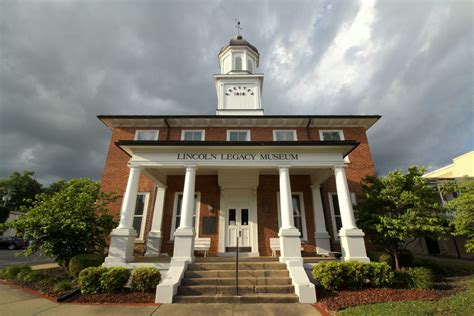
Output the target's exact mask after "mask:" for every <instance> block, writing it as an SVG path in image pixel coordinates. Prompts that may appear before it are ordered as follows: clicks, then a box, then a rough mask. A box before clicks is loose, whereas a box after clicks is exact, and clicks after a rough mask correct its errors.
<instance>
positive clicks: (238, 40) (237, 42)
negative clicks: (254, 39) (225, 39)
mask: <svg viewBox="0 0 474 316" xmlns="http://www.w3.org/2000/svg"><path fill="white" fill-rule="evenodd" d="M229 46H247V47H248V48H250V49H251V50H253V51H254V52H255V53H256V54H257V56H259V55H260V53H259V52H258V50H257V48H256V47H255V46H253V45H252V44H250V43H249V41H247V40H246V39H244V38H243V37H242V35H237V36H235V37H233V38H232V39H231V40H230V41H229V44H227V45H226V46H224V47H222V48H221V50H220V51H219V55H220V54H221V53H222V52H223V51H225V50H226V49H227V47H229Z"/></svg>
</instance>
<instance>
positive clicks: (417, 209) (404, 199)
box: [355, 166, 448, 270]
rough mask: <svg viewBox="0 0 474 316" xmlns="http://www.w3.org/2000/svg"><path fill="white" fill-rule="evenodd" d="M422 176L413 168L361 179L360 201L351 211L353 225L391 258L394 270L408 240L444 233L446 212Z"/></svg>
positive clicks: (421, 169) (417, 169) (422, 170)
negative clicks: (405, 171) (361, 199)
mask: <svg viewBox="0 0 474 316" xmlns="http://www.w3.org/2000/svg"><path fill="white" fill-rule="evenodd" d="M423 173H424V169H423V168H418V167H416V166H414V167H410V168H409V169H408V172H407V173H406V174H403V172H402V171H400V170H396V171H393V172H389V173H388V174H387V175H386V176H385V177H381V178H377V177H374V176H368V177H365V178H364V180H363V183H362V192H363V195H364V199H363V201H362V202H361V203H359V204H358V205H357V206H356V207H355V209H356V212H355V215H356V218H357V225H358V226H359V227H360V228H362V229H363V230H364V231H365V232H366V233H367V234H368V237H369V238H370V239H371V241H372V242H373V243H375V244H377V245H379V246H380V247H381V248H382V249H384V250H385V251H386V252H387V253H389V254H390V255H391V256H392V257H393V258H394V261H395V269H397V270H399V269H400V264H399V256H400V254H401V252H402V251H403V250H404V249H406V246H407V245H408V244H409V243H410V242H411V241H410V242H408V243H407V241H408V240H409V239H412V241H414V240H416V238H419V237H435V236H436V235H437V234H442V233H445V232H447V231H448V227H447V224H446V223H447V222H446V217H445V213H446V211H445V209H444V208H442V207H441V206H440V205H439V204H438V203H437V201H436V199H435V194H436V191H435V190H434V189H433V188H432V187H431V186H429V185H428V184H427V183H426V182H425V181H424V179H423V178H422V177H421V176H422V175H423Z"/></svg>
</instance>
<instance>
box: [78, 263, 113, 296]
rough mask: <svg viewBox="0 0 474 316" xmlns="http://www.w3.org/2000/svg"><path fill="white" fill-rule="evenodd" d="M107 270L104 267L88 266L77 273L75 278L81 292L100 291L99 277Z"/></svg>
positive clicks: (93, 292) (91, 292)
mask: <svg viewBox="0 0 474 316" xmlns="http://www.w3.org/2000/svg"><path fill="white" fill-rule="evenodd" d="M106 271H107V268H104V267H89V268H85V269H84V270H82V271H81V272H80V273H79V277H78V279H77V281H78V283H79V286H80V288H81V293H83V294H95V293H99V292H100V291H101V288H100V277H101V276H102V274H104V273H105V272H106Z"/></svg>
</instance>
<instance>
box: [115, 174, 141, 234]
mask: <svg viewBox="0 0 474 316" xmlns="http://www.w3.org/2000/svg"><path fill="white" fill-rule="evenodd" d="M139 183H140V168H138V167H135V166H134V167H130V174H129V176H128V182H127V188H126V189H125V193H124V195H123V200H122V207H121V209H120V223H119V225H118V227H117V229H124V228H126V229H128V228H132V224H133V214H134V212H135V206H136V204H137V193H138V185H139Z"/></svg>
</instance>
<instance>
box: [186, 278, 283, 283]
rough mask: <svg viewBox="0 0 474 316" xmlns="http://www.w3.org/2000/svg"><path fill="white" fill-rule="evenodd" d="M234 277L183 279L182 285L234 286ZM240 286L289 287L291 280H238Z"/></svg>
mask: <svg viewBox="0 0 474 316" xmlns="http://www.w3.org/2000/svg"><path fill="white" fill-rule="evenodd" d="M235 283H236V280H235V277H231V278H184V279H183V280H182V282H181V284H182V285H235ZM239 284H240V285H291V278H288V277H282V278H275V277H272V278H253V277H248V278H239Z"/></svg>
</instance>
